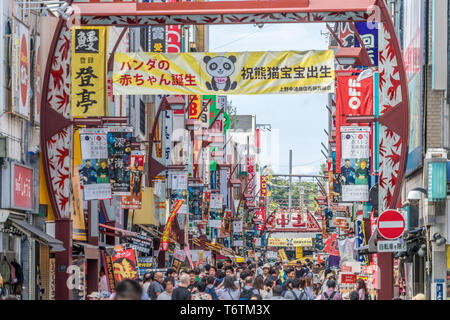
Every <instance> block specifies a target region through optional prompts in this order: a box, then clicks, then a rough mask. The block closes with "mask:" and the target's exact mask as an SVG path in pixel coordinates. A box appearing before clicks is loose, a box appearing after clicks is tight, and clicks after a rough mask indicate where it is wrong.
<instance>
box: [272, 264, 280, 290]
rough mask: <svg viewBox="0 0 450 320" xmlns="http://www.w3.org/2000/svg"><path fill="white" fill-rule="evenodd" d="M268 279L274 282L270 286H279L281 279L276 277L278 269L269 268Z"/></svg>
mask: <svg viewBox="0 0 450 320" xmlns="http://www.w3.org/2000/svg"><path fill="white" fill-rule="evenodd" d="M270 279H271V280H272V281H273V282H274V283H273V286H272V287H275V286H276V285H278V286H281V280H280V278H278V271H277V269H276V268H272V269H271V270H270Z"/></svg>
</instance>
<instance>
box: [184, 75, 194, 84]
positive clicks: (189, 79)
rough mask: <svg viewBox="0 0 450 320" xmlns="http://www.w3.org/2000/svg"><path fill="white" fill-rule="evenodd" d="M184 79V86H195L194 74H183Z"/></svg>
mask: <svg viewBox="0 0 450 320" xmlns="http://www.w3.org/2000/svg"><path fill="white" fill-rule="evenodd" d="M184 80H185V81H186V86H196V85H197V83H195V81H196V79H195V76H193V75H192V74H190V73H188V74H185V75H184Z"/></svg>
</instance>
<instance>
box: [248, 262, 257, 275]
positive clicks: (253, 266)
mask: <svg viewBox="0 0 450 320" xmlns="http://www.w3.org/2000/svg"><path fill="white" fill-rule="evenodd" d="M249 269H250V272H251V274H252V277H256V269H257V268H256V264H254V263H251V264H250V266H249Z"/></svg>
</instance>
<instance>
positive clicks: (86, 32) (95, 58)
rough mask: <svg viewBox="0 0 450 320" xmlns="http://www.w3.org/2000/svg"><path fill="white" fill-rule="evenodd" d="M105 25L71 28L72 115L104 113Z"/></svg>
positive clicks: (98, 114) (97, 114) (78, 116)
mask: <svg viewBox="0 0 450 320" xmlns="http://www.w3.org/2000/svg"><path fill="white" fill-rule="evenodd" d="M106 41H107V28H106V27H74V28H72V82H71V83H72V97H71V99H72V103H71V107H72V116H73V117H74V118H83V117H99V116H104V115H105V90H107V89H106V88H107V86H106V76H105V75H106V54H105V47H106Z"/></svg>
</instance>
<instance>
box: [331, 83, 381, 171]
mask: <svg viewBox="0 0 450 320" xmlns="http://www.w3.org/2000/svg"><path fill="white" fill-rule="evenodd" d="M357 79H358V77H357V76H345V77H337V88H336V173H341V126H347V125H351V124H349V123H347V116H364V115H371V114H372V113H373V112H372V111H373V80H372V78H368V79H364V80H361V81H359V82H358V81H357ZM361 125H364V124H361Z"/></svg>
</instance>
